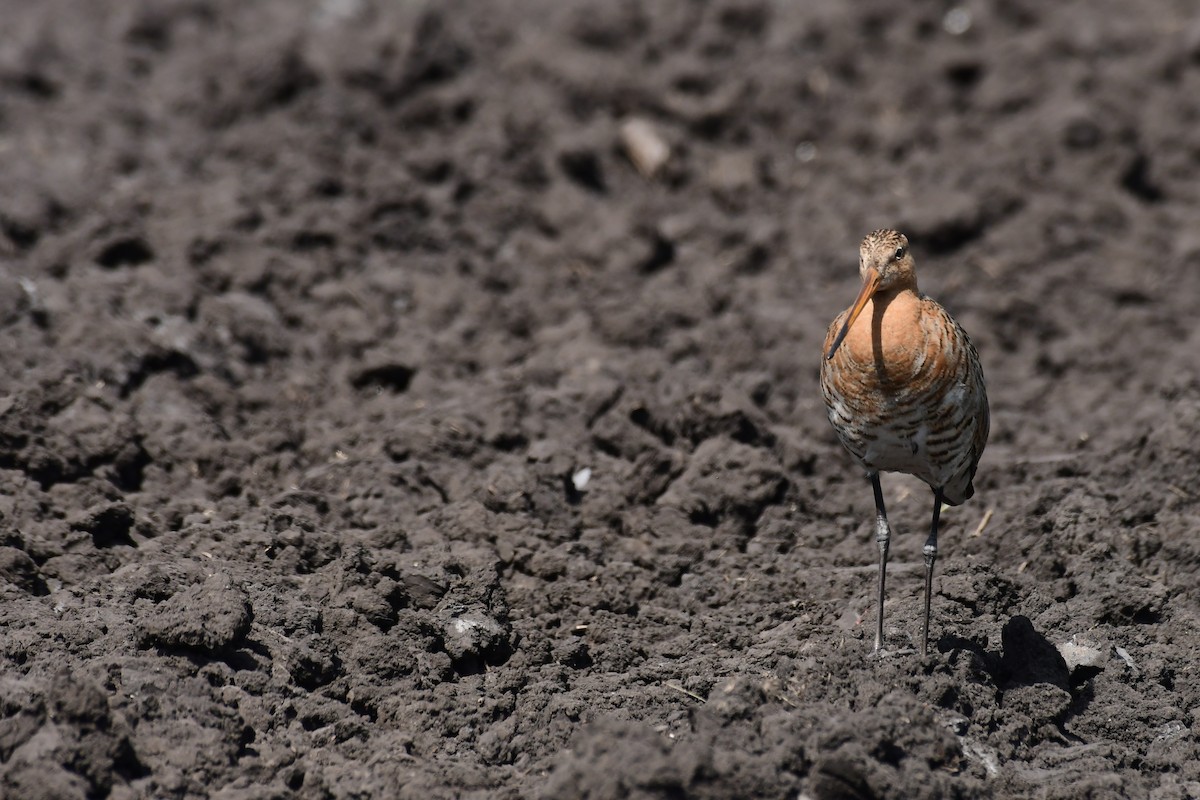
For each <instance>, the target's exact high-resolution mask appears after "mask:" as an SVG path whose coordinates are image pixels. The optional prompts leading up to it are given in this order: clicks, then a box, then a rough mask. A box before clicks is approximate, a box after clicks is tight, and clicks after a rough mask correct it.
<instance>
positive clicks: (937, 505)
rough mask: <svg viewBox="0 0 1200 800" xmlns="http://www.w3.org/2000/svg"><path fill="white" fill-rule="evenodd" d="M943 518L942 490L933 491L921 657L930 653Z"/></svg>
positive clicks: (927, 547) (926, 548) (924, 550)
mask: <svg viewBox="0 0 1200 800" xmlns="http://www.w3.org/2000/svg"><path fill="white" fill-rule="evenodd" d="M941 516H942V490H941V489H934V490H933V524H932V525H930V526H929V538H928V539H926V540H925V547H924V549H923V552H924V553H925V627H924V628H923V629H922V631H921V655H923V656H924V655H927V654H928V653H929V598H930V597H931V596H932V595H933V562H935V561H937V533H938V519H939V518H940V517H941Z"/></svg>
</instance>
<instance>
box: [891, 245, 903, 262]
mask: <svg viewBox="0 0 1200 800" xmlns="http://www.w3.org/2000/svg"><path fill="white" fill-rule="evenodd" d="M902 258H904V248H903V247H897V248H896V252H895V254H894V255H892V259H893V260H895V261H899V260H900V259H902Z"/></svg>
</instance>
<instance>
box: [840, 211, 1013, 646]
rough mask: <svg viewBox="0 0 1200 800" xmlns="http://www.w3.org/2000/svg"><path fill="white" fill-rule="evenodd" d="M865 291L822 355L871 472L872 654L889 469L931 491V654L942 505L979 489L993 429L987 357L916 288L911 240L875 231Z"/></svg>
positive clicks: (864, 247)
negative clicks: (874, 551) (874, 556)
mask: <svg viewBox="0 0 1200 800" xmlns="http://www.w3.org/2000/svg"><path fill="white" fill-rule="evenodd" d="M858 269H859V275H860V277H861V278H862V288H861V289H860V290H859V292H858V297H857V298H856V299H855V301H854V304H853V305H851V306H850V307H849V308H847V309H846V310H845V311H843V312H842V313H841V314H839V315H838V316H837V317H836V318H835V319H834V320H833V322H832V323H831V324H830V326H829V331H828V333H827V334H826V336H825V344H824V350H823V353H822V358H821V394H822V395H823V396H824V399H825V406H826V409H827V412H828V416H829V421H830V422H831V423H832V424H833V429H834V432H835V433H836V434H837V438H838V439H839V440H840V441H841V443H842V446H843V447H845V448H846V450H847V451H849V453H850V455H851V456H852V457H853V458H854V460H855V461H856V462H858V464H859V465H860V466H861V467H862V468H863V469H865V470H866V475H867V478H868V479H869V480H870V482H871V488H872V490H873V491H874V493H875V542H876V544H877V545H878V547H879V587H878V588H879V594H878V599H877V604H878V610H879V614H878V618H877V620H876V627H875V649H874V653H876V654H880V653H881V651H882V652H886V651H885V650H884V647H883V638H884V637H883V603H884V586H885V584H886V581H887V560H888V547H889V544H890V542H891V527H890V526H889V525H888V520H887V510H886V509H885V507H884V503H883V491H882V489H881V487H880V483H879V473H881V472H904V473H908V474H909V475H914V476H916V477H917V478H920V479H921V480H922V481H924V482H925V483H927V484H928V485H929V487H930V488H931V489H932V490H933V520H932V522H931V524H930V530H929V538H928V539H927V540H926V542H925V546H924V547H923V548H922V553H923V555H924V558H925V621H924V625H923V627H922V632H921V655H922V657H924V656H926V655H928V652H929V605H930V594H931V592H932V591H933V566H934V562H935V561H937V556H938V521H939V518H940V516H941V511H942V506H943V504H945V505H950V506H957V505H960V504H961V503H963V502H965V501H966V500H968V499H970V498H971V497H972V496H973V495H974V494H975V486H974V479H975V472H976V469H977V468H978V466H979V459H980V457H981V456H982V455H983V449H984V447H985V446H986V445H987V439H988V432H989V428H990V424H991V423H990V412H989V410H988V399H987V387H986V385H985V383H984V377H983V367H982V365H981V364H980V362H979V353H978V352H977V351H976V350H975V346H974V345H973V344H971V339H970V338H969V337H968V336H967V332H966V331H965V330H963V328H962V326H961V325H959V324H958V323H957V322H955V321H954V318H953V317H951V316H950V314H949V313H948V312H947V311H946V309H944V308H942V306H941V305H939V304H938V303H937V302H936V301H935V300H933V299H931V298H929V297H926V296H925V295H923V294H921V293H920V291H919V290H918V289H917V275H916V270H915V266H914V262H913V256H912V253H911V252H910V250H909V242H908V238H907V237H906V236H905V235H904V234H902V233H899V232H897V231H894V230H890V229H882V230H877V231H873V232H871V233H869V234H867V236H866V237H865V238H864V239H863V240H862V244H861V246H860V247H859V262H858Z"/></svg>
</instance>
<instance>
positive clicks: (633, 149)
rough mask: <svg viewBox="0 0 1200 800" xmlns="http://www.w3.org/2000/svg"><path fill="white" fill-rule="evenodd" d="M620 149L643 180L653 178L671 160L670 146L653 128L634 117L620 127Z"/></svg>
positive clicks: (644, 121)
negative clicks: (622, 149)
mask: <svg viewBox="0 0 1200 800" xmlns="http://www.w3.org/2000/svg"><path fill="white" fill-rule="evenodd" d="M620 140H621V147H622V148H624V150H625V154H626V155H627V156H629V160H630V161H632V162H633V166H634V167H635V168H636V169H637V171H638V172H640V173H641V174H642V177H643V178H653V177H654V176H655V175H656V174H657V173H658V171H659V170H660V169H662V167H663V165H665V164H666V163H667V160H668V159H670V158H671V146H670V145H668V144H667V143H666V141H665V140H664V139H663V138H662V136H660V135H659V133H658V131H657V130H655V128H654V126H653V125H651V124H650V123H649V122H647V121H646V120H644V119H639V118H637V117H634V118H632V119H628V120H626V121H625V122H624V124H622V125H621V132H620Z"/></svg>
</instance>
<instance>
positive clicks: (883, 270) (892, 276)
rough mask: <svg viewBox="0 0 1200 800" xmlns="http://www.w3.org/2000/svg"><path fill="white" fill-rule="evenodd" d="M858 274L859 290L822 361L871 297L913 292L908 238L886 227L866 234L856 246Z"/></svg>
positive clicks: (834, 349)
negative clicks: (860, 278) (905, 291)
mask: <svg viewBox="0 0 1200 800" xmlns="http://www.w3.org/2000/svg"><path fill="white" fill-rule="evenodd" d="M858 274H859V275H861V276H862V289H860V290H859V292H858V297H857V298H856V299H855V301H854V305H853V306H851V307H850V314H849V315H848V316H847V317H846V321H845V323H843V324H842V328H841V330H839V331H838V335H837V338H836V339H834V340H833V344H832V345H830V347H829V351H828V352H827V353H826V354H825V359H826V360H828V359H831V358H833V354H834V353H836V352H837V349H838V347H840V346H841V344H842V340H844V339H845V338H846V334H847V333H849V332H850V328H851V327H853V325H854V321H855V320H856V319H858V315H859V314H861V313H862V310H863V309H864V308H866V305H867V303H868V302H869V301H870V300H871V298H872V297H874V296H875V295H876V294H887V293H891V292H899V291H904V290H911V291H914V292H915V291H917V272H916V266H915V265H914V264H913V258H912V253H910V252H909V251H908V237H907V236H905V235H904V234H903V233H900V232H898V231H893V230H890V229H887V228H882V229H880V230H877V231H872V232H871V233H868V234H867V235H866V237H865V238H864V239H863V240H862V244H861V245H859V248H858Z"/></svg>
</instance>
